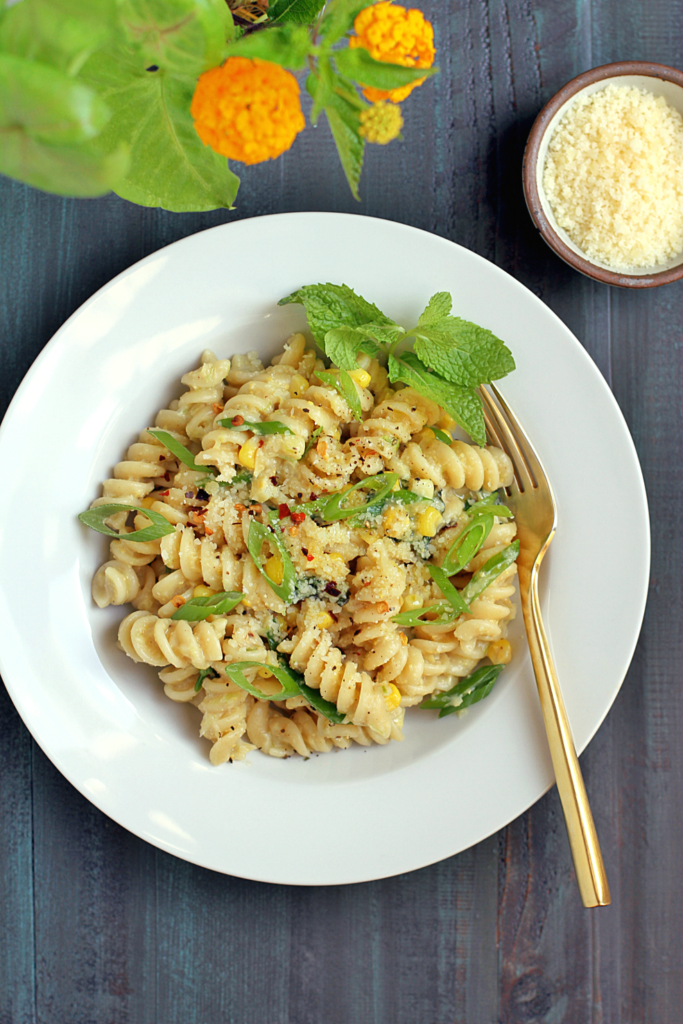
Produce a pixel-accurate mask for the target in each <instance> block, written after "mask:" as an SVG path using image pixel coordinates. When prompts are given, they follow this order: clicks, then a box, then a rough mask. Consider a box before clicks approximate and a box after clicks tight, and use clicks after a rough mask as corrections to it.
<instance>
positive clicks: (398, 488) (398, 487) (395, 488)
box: [391, 480, 401, 491]
mask: <svg viewBox="0 0 683 1024" xmlns="http://www.w3.org/2000/svg"><path fill="white" fill-rule="evenodd" d="M391 489H392V491H400V490H401V481H400V480H397V481H396V483H395V484H394V486H393V487H392V488H391Z"/></svg>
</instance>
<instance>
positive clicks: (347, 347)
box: [325, 327, 379, 370]
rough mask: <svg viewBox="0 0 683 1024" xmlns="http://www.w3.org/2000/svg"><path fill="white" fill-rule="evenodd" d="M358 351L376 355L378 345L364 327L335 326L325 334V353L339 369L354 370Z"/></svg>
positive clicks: (356, 364)
mask: <svg viewBox="0 0 683 1024" xmlns="http://www.w3.org/2000/svg"><path fill="white" fill-rule="evenodd" d="M359 352H365V353H366V355H369V356H376V355H377V353H378V352H379V345H378V344H377V343H376V342H374V341H372V339H371V338H369V337H368V336H367V334H366V333H365V329H364V328H358V327H337V328H336V329H335V330H332V331H328V332H327V334H326V335H325V354H326V355H328V356H329V357H330V359H331V360H332V362H333V363H334V365H335V366H338V367H339V369H340V370H355V369H356V368H357V366H358V360H357V356H358V353H359Z"/></svg>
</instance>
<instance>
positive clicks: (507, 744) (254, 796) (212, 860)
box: [0, 213, 649, 885]
mask: <svg viewBox="0 0 683 1024" xmlns="http://www.w3.org/2000/svg"><path fill="white" fill-rule="evenodd" d="M315 281H334V282H346V283H347V284H349V285H351V286H353V287H354V288H356V289H357V290H358V291H359V292H360V293H362V294H363V295H365V296H366V297H367V298H368V299H370V300H372V301H373V302H375V303H376V304H377V305H378V306H379V307H380V308H381V309H383V310H384V311H385V312H386V313H388V314H390V315H391V316H393V317H395V318H396V319H397V320H398V321H400V322H403V323H405V324H406V325H410V326H412V325H413V324H414V323H415V321H416V317H417V315H418V314H419V312H420V311H421V309H422V308H423V306H424V305H425V303H426V301H427V299H428V298H429V296H430V295H432V294H433V293H434V292H436V291H441V290H446V291H450V292H452V294H453V299H454V307H455V310H456V311H457V313H458V314H460V315H462V316H464V317H466V318H468V319H470V320H473V321H475V322H476V323H480V324H482V325H485V326H486V327H488V328H490V329H491V330H493V331H494V332H495V333H496V334H498V335H499V336H501V337H503V338H504V339H505V340H506V341H507V342H508V344H509V345H510V347H511V349H512V351H513V353H514V356H515V359H516V361H517V367H518V369H517V371H516V372H515V373H514V374H513V375H512V376H511V377H509V378H507V379H506V380H505V381H504V382H503V391H504V393H505V395H506V397H507V399H508V400H509V401H510V403H511V405H512V407H513V409H515V411H516V412H517V414H518V416H519V418H520V420H522V422H523V423H524V424H525V426H526V428H527V430H528V433H529V435H530V437H531V438H532V440H533V441H534V442H535V444H536V446H537V448H538V452H539V454H540V456H541V458H542V460H543V461H544V463H545V465H546V468H547V471H548V474H549V476H550V479H551V481H552V483H553V485H554V488H555V492H556V495H557V502H558V506H559V524H560V525H559V530H558V534H557V537H556V539H555V541H554V542H553V545H552V548H551V551H550V554H549V557H548V559H547V560H546V563H547V564H546V566H545V568H544V572H543V584H544V586H543V591H544V593H543V606H544V613H545V616H546V622H547V625H548V629H549V633H550V636H551V638H552V645H553V650H554V653H555V658H556V662H557V668H558V672H559V676H560V679H561V681H562V685H563V688H564V693H565V697H566V702H567V707H568V711H569V717H570V720H571V723H572V728H573V730H574V735H575V737H576V743H577V746H578V748H579V750H582V749H583V748H584V747H585V746H586V744H587V743H588V741H589V740H590V738H591V737H592V735H593V734H594V732H595V731H596V729H597V728H598V726H599V725H600V723H601V721H602V719H603V718H604V716H605V714H606V713H607V710H608V709H609V707H610V705H611V703H612V701H613V700H614V698H615V696H616V694H617V691H618V689H619V686H620V685H621V682H622V679H623V677H624V675H625V673H626V669H627V668H628V664H629V662H630V659H631V656H632V653H633V649H634V646H635V643H636V639H637V636H638V631H639V628H640V624H641V620H642V615H643V610H644V605H645V596H646V586H647V578H648V567H649V531H648V518H647V505H646V500H645V491H644V486H643V480H642V476H641V472H640V467H639V465H638V461H637V458H636V454H635V451H634V448H633V444H632V441H631V438H630V436H629V433H628V430H627V428H626V425H625V423H624V420H623V418H622V416H621V413H620V411H619V409H618V407H617V405H616V403H615V401H614V399H613V397H612V395H611V393H610V391H609V390H608V388H607V386H606V384H605V382H604V381H603V379H602V377H601V376H600V373H599V372H598V370H597V369H596V367H595V365H594V364H593V363H592V362H591V360H590V358H589V357H588V356H587V355H586V353H585V351H584V350H583V348H582V347H581V345H580V344H579V343H578V342H577V340H576V339H575V338H574V337H573V335H572V334H571V333H570V332H569V331H568V330H567V328H566V327H565V326H564V325H563V324H562V323H561V322H560V320H558V318H557V317H556V316H555V315H554V314H553V313H552V312H550V310H549V309H547V307H546V306H544V305H543V303H542V302H540V301H539V300H538V299H537V298H535V297H534V296H533V295H532V294H531V292H529V291H527V289H526V288H524V287H523V286H522V285H520V284H519V283H518V282H517V281H515V280H514V279H513V278H512V277H509V276H508V275H507V274H505V273H504V272H503V271H502V270H499V269H498V268H496V267H495V266H493V265H492V264H491V263H487V262H486V261H485V260H483V259H481V258H480V257H479V256H475V255H474V254H473V253H471V252H468V250H466V249H462V248H460V247H459V246H457V245H454V244H452V243H451V242H448V241H445V240H444V239H442V238H439V237H437V236H435V235H431V234H427V233H426V232H423V231H418V230H416V229H414V228H409V227H404V226H402V225H400V224H395V223H392V222H389V221H381V220H374V219H370V218H366V217H357V216H347V215H340V214H327V213H300V214H283V215H277V216H273V217H263V218H258V219H255V220H247V221H241V222H238V223H234V224H229V225H224V226H221V227H217V228H213V229H212V230H209V231H205V232H202V233H201V234H197V235H194V236H192V237H191V238H186V239H184V240H183V241H180V242H176V243H175V244H174V245H170V246H168V247H167V248H166V249H161V250H160V251H159V252H156V253H154V254H153V255H152V256H149V257H148V258H147V259H145V260H142V262H140V263H137V264H136V265H135V266H134V267H131V268H130V270H127V271H126V272H125V273H123V274H120V275H119V276H118V277H116V278H115V279H114V280H113V281H111V282H110V283H109V284H108V285H106V286H105V287H104V288H102V289H101V290H100V291H99V292H98V293H97V294H96V295H94V296H93V298H92V299H90V301H89V302H87V303H86V304H85V305H84V306H82V307H81V308H80V309H79V310H78V311H77V312H76V313H74V315H73V316H72V317H71V318H70V320H68V322H67V323H66V324H65V325H64V326H63V327H62V328H61V330H60V331H58V332H57V334H56V335H55V337H54V338H53V339H52V341H51V342H50V343H49V345H47V347H46V348H45V350H44V351H43V353H42V354H41V356H40V357H39V358H38V359H37V360H36V362H35V364H34V365H33V367H32V368H31V370H30V371H29V373H28V374H27V376H26V379H25V380H24V382H23V384H22V385H21V387H20V389H19V391H18V392H17V395H16V397H15V399H14V401H13V403H12V405H11V407H10V409H9V411H8V413H7V416H6V418H5V421H4V425H3V427H2V430H1V431H0V459H1V460H2V466H3V486H4V490H5V501H4V503H3V509H4V511H3V513H2V516H1V518H0V531H1V532H0V622H2V636H1V637H0V657H1V668H2V675H3V677H4V679H5V682H6V684H7V686H8V689H9V691H10V694H11V696H12V699H13V700H14V703H15V704H16V706H17V708H18V710H19V713H20V714H21V716H22V718H23V719H24V721H25V723H26V725H27V726H28V728H29V729H30V730H31V732H32V734H33V736H34V737H35V739H36V740H37V742H38V743H39V744H40V746H41V747H42V748H43V750H44V751H45V753H46V754H47V755H48V757H49V758H50V759H51V760H52V761H53V762H54V764H55V765H56V766H57V768H59V770H60V771H61V772H63V774H64V775H65V776H66V777H67V778H68V779H69V780H70V781H71V782H72V783H73V785H74V786H76V787H77V788H78V789H79V790H80V792H81V793H83V794H84V795H85V796H86V797H87V798H88V799H89V800H91V801H92V802H93V803H94V804H96V806H97V807H99V808H100V809H101V810H102V811H104V813H105V814H108V815H109V816H110V817H111V818H113V819H114V820H116V821H118V822H119V823H120V824H122V825H123V826H125V828H127V829H130V831H131V832H134V833H135V834H136V835H138V836H141V837H142V838H143V839H146V840H147V841H148V842H150V843H153V844H154V845H156V846H158V847H160V848H161V849H163V850H167V851H168V852H170V853H173V854H176V855H177V856H179V857H183V858H185V859H186V860H189V861H193V862H195V863H197V864H201V865H204V866H205V867H208V868H213V869H215V870H217V871H223V872H227V873H229V874H234V875H240V876H243V877H246V878H253V879H259V880H262V881H270V882H282V883H295V884H300V885H322V884H332V883H335V884H337V883H346V882H361V881H367V880H370V879H376V878H382V877H385V876H388V875H394V874H398V873H400V872H404V871H410V870H412V869H414V868H419V867H422V866H424V865H426V864H430V863H433V862H434V861H438V860H441V859H442V858H444V857H448V856H450V855H451V854H454V853H457V852H458V851H460V850H464V849H466V848H467V847H469V846H471V845H472V844H473V843H476V842H478V841H479V840H481V839H483V838H484V837H486V836H488V835H489V834H491V833H492V832H494V831H496V830H497V829H499V828H501V827H502V826H503V825H505V824H506V823H507V822H509V821H511V820H512V819H513V818H515V817H516V816H517V815H519V814H520V813H521V812H522V811H524V810H525V809H526V808H527V807H529V806H530V805H531V804H533V803H534V801H536V800H538V798H539V797H540V796H541V795H542V793H543V792H544V791H545V790H546V789H547V788H548V787H549V786H550V785H551V783H552V772H551V766H550V760H549V756H548V753H547V749H546V740H545V734H544V731H543V726H542V722H541V718H540V712H539V710H538V700H537V696H536V692H535V685H534V682H533V678H532V673H531V668H530V663H529V659H528V654H527V652H526V649H525V645H524V641H523V639H522V638H521V637H519V642H518V643H516V654H515V658H514V661H513V663H512V664H511V666H510V667H509V668H508V669H507V670H506V672H505V673H504V675H503V676H502V677H501V681H500V683H499V684H498V686H497V687H496V689H495V690H494V692H493V694H492V696H491V697H490V698H488V699H487V700H486V701H484V702H482V704H480V705H478V706H477V707H476V708H473V709H472V710H471V711H470V712H469V713H468V714H467V715H465V716H463V718H462V719H458V718H457V717H456V716H455V715H453V716H451V717H449V718H446V719H443V720H441V721H437V720H436V714H435V713H427V712H419V711H412V712H409V713H408V714H407V723H406V730H405V732H406V739H405V742H403V743H401V744H393V745H391V746H388V747H375V748H374V749H365V748H360V747H359V748H355V749H352V750H348V751H338V752H333V753H330V754H327V755H323V756H314V757H312V758H311V759H310V760H308V761H304V760H302V759H300V758H291V759H289V760H286V761H280V760H277V759H274V758H268V757H265V756H263V755H261V754H259V753H254V754H252V755H251V757H250V762H249V763H247V764H244V763H239V764H233V765H224V766H221V767H220V768H213V767H211V765H210V763H209V759H208V744H207V743H206V742H205V741H203V740H200V739H199V737H198V725H199V715H198V714H197V711H196V710H195V708H193V707H188V706H179V705H177V704H174V703H173V702H171V701H169V700H168V699H167V698H166V697H165V696H164V695H163V691H162V688H161V685H160V683H159V681H158V679H157V676H156V672H155V670H154V669H152V668H148V667H146V666H137V665H135V664H133V662H131V661H130V660H129V659H127V658H125V657H124V655H123V654H121V653H120V652H119V651H118V650H117V649H116V648H115V636H116V628H117V624H118V622H119V621H120V619H121V618H122V617H123V614H124V609H121V608H108V609H107V610H106V611H100V610H99V609H97V608H96V607H95V606H94V605H93V603H92V600H91V597H90V581H91V578H92V575H93V572H94V570H95V568H96V567H97V565H99V563H100V562H101V561H102V560H103V559H104V558H105V557H106V551H107V542H106V541H105V539H104V538H103V537H101V536H100V535H98V534H95V533H93V532H91V531H88V530H86V529H85V528H84V527H82V526H81V525H80V524H79V523H78V521H77V519H76V516H77V513H78V512H80V511H82V510H83V509H86V508H87V507H88V505H89V504H90V502H91V501H92V499H93V498H95V497H96V496H97V495H99V493H100V490H99V484H100V481H102V480H103V479H105V478H106V477H107V476H108V475H109V474H110V471H111V468H112V466H113V465H114V463H116V462H117V461H118V460H119V459H120V458H121V457H122V454H123V452H124V450H125V448H126V446H127V445H128V444H130V443H131V442H132V441H133V440H135V438H136V436H137V434H138V432H139V430H140V429H141V428H143V427H145V426H147V425H149V424H150V423H151V422H152V419H153V415H154V413H155V412H156V410H158V409H159V408H161V407H162V406H164V405H165V404H166V403H167V401H168V400H169V399H171V398H173V397H174V396H175V395H177V394H179V393H180V391H181V390H182V389H181V387H180V386H179V383H178V382H179V378H180V376H181V375H182V374H183V373H184V372H186V371H187V370H188V369H189V368H191V367H194V366H195V365H196V363H197V361H198V357H199V355H200V353H201V351H202V349H204V348H206V347H210V348H213V349H214V350H215V351H216V352H217V353H219V354H220V356H221V357H224V356H229V355H230V354H232V353H234V352H240V351H246V350H248V349H252V348H255V349H258V350H259V352H260V353H261V355H262V356H265V357H269V356H270V355H272V354H273V353H274V352H275V351H276V350H277V349H278V347H279V346H280V345H281V344H282V342H283V340H284V339H285V338H286V337H287V335H288V334H289V333H290V332H291V331H292V330H294V329H298V328H303V327H304V324H305V320H304V316H303V312H302V309H301V307H299V306H291V305H290V306H285V307H281V308H279V307H278V306H277V300H278V299H279V298H280V297H282V296H284V295H288V294H289V293H290V292H291V291H293V290H294V289H295V288H297V287H298V286H300V285H303V284H309V283H311V282H315ZM615 510H618V511H617V513H615ZM625 550H628V552H629V557H628V559H625V558H624V551H625ZM517 628H518V629H519V626H518V627H517Z"/></svg>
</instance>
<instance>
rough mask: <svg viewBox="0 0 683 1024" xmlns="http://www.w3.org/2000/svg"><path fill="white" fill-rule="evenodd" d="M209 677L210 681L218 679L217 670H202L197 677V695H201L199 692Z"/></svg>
mask: <svg viewBox="0 0 683 1024" xmlns="http://www.w3.org/2000/svg"><path fill="white" fill-rule="evenodd" d="M207 676H208V677H209V679H218V672H216V670H215V669H213V668H203V669H200V671H199V675H198V676H197V682H196V683H195V684H194V692H195V693H199V691H200V690H201V688H202V684H203V682H204V680H205V679H206V677H207Z"/></svg>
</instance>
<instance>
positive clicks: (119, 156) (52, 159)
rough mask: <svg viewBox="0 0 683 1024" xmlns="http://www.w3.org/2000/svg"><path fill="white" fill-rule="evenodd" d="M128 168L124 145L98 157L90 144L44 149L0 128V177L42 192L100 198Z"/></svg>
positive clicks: (115, 186)
mask: <svg viewBox="0 0 683 1024" xmlns="http://www.w3.org/2000/svg"><path fill="white" fill-rule="evenodd" d="M129 164H130V158H129V155H128V147H127V146H126V145H125V144H124V143H122V144H121V145H120V146H119V147H118V149H116V150H115V151H114V152H112V153H101V152H100V151H99V150H98V148H97V147H96V145H95V144H94V143H92V142H84V143H80V144H79V145H73V146H47V145H44V144H43V143H42V142H36V141H35V140H34V139H31V138H29V137H28V136H26V135H25V134H23V133H22V132H21V131H14V132H12V131H9V132H4V131H3V130H2V129H1V128H0V174H6V175H8V177H10V178H16V179H17V180H18V181H23V182H25V183H26V184H27V185H32V186H33V187H34V188H40V189H42V190H43V191H44V192H54V193H55V194H56V195H59V196H75V197H80V198H86V197H92V196H102V195H105V193H107V192H111V191H112V189H115V188H117V186H118V184H119V182H120V181H121V180H122V179H123V178H124V177H125V175H126V172H127V171H128V167H129Z"/></svg>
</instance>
